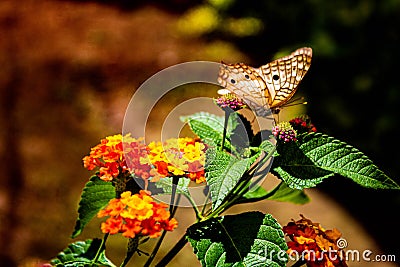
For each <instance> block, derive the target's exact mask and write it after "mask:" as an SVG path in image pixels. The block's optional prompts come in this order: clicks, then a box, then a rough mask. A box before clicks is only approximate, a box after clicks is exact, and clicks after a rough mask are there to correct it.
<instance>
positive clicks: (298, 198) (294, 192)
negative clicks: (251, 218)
mask: <svg viewBox="0 0 400 267" xmlns="http://www.w3.org/2000/svg"><path fill="white" fill-rule="evenodd" d="M264 199H270V200H276V201H281V202H291V203H294V204H306V203H308V202H310V198H309V197H308V196H307V195H306V193H304V191H303V190H299V189H293V188H290V187H289V186H288V185H287V184H286V183H284V182H281V183H279V185H277V186H276V187H275V188H274V189H272V190H271V191H266V190H265V189H264V188H262V187H261V186H258V187H257V188H256V190H253V191H249V192H247V193H246V194H244V195H243V197H242V198H241V199H239V200H238V202H237V204H239V203H250V202H256V201H260V200H264Z"/></svg>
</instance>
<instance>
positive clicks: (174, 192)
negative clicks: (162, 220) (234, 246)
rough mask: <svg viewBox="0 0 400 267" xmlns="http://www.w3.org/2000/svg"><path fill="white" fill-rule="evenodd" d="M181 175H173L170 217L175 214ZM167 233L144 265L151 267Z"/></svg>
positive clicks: (162, 236) (164, 232)
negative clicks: (176, 196)
mask: <svg viewBox="0 0 400 267" xmlns="http://www.w3.org/2000/svg"><path fill="white" fill-rule="evenodd" d="M179 178H180V176H175V175H174V176H172V192H171V199H170V202H169V212H170V217H169V218H170V219H171V218H172V217H173V215H175V212H176V209H175V195H176V189H177V188H178V182H179ZM166 234H167V231H165V230H164V231H163V232H162V234H161V236H160V238H159V239H158V241H157V244H156V246H155V247H154V249H153V252H152V253H151V255H150V257H149V258H148V259H147V261H146V263H145V264H144V267H149V266H150V264H151V263H152V262H153V260H154V258H155V257H156V255H157V252H158V250H159V249H160V247H161V243H162V242H163V240H164V238H165V235H166Z"/></svg>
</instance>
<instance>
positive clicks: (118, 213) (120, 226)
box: [97, 190, 178, 238]
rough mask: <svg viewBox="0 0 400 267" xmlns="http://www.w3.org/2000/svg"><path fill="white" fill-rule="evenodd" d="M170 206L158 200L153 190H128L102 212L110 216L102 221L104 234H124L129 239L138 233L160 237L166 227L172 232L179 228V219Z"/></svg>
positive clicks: (101, 212)
mask: <svg viewBox="0 0 400 267" xmlns="http://www.w3.org/2000/svg"><path fill="white" fill-rule="evenodd" d="M167 208H168V205H166V204H164V203H157V202H155V201H154V200H153V198H152V197H151V196H150V193H149V192H148V191H145V190H141V191H140V192H139V194H134V195H132V193H131V192H130V191H126V192H124V193H122V194H121V198H119V199H116V198H115V199H112V200H110V202H109V203H108V205H107V207H105V208H104V209H103V210H101V211H99V213H98V214H97V217H99V218H102V217H106V216H109V218H107V220H106V221H105V222H103V223H102V224H101V230H102V232H103V233H109V234H117V233H122V235H123V236H125V237H127V238H134V237H135V236H149V237H152V238H155V237H159V236H160V235H161V232H162V231H163V230H166V231H172V230H174V229H175V228H176V227H178V222H177V221H176V220H175V219H174V218H172V219H170V213H169V211H168V210H167Z"/></svg>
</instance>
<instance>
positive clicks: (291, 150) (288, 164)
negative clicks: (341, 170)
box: [271, 141, 334, 189]
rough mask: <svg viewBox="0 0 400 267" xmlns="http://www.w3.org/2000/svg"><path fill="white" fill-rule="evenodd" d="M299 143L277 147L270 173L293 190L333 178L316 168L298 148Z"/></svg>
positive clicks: (328, 172) (312, 185) (329, 172)
mask: <svg viewBox="0 0 400 267" xmlns="http://www.w3.org/2000/svg"><path fill="white" fill-rule="evenodd" d="M299 144H300V141H298V142H291V143H284V144H278V145H277V152H278V156H276V157H275V158H274V162H273V163H272V168H271V170H272V171H271V172H272V173H273V174H275V175H277V176H278V177H280V178H281V179H282V180H283V181H285V183H286V184H287V185H288V186H289V187H290V188H294V189H303V188H309V187H314V186H316V185H317V184H319V183H321V182H322V181H323V179H325V178H327V177H330V176H333V175H334V173H333V172H331V171H327V170H324V169H322V168H320V167H318V166H316V165H315V164H314V163H313V162H312V161H311V160H310V159H309V158H307V157H306V156H305V155H304V153H303V151H302V150H301V149H300V148H299Z"/></svg>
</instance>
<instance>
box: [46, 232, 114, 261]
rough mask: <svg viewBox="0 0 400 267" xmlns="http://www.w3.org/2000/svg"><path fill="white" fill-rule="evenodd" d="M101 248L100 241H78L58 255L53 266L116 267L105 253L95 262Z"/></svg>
mask: <svg viewBox="0 0 400 267" xmlns="http://www.w3.org/2000/svg"><path fill="white" fill-rule="evenodd" d="M100 246H101V240H100V239H93V240H91V239H89V240H86V241H77V242H75V243H72V244H69V246H68V247H67V248H66V249H64V251H63V252H60V253H59V254H58V255H57V258H55V259H53V260H51V264H52V265H54V266H57V267H62V266H65V267H80V266H82V267H83V266H106V267H115V265H114V264H113V263H112V262H111V261H110V260H109V259H107V257H106V255H105V251H104V250H103V251H102V252H101V253H100V256H99V257H98V259H97V261H96V262H93V261H94V259H95V257H96V254H97V251H98V250H99V248H100Z"/></svg>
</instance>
